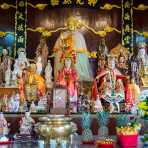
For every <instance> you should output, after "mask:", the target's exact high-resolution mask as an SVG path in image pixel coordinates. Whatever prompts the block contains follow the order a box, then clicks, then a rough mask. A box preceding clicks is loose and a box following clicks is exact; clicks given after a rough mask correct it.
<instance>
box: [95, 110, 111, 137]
mask: <svg viewBox="0 0 148 148" xmlns="http://www.w3.org/2000/svg"><path fill="white" fill-rule="evenodd" d="M97 119H98V123H99V129H98V135H99V137H100V138H105V137H107V136H108V121H109V113H108V112H106V111H102V112H98V113H97Z"/></svg>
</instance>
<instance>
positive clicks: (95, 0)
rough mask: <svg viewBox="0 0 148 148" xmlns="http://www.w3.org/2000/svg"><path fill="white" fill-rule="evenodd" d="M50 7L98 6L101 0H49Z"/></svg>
mask: <svg viewBox="0 0 148 148" xmlns="http://www.w3.org/2000/svg"><path fill="white" fill-rule="evenodd" d="M49 1H50V7H57V6H60V7H92V8H98V7H99V6H100V5H99V3H100V1H101V0H49Z"/></svg>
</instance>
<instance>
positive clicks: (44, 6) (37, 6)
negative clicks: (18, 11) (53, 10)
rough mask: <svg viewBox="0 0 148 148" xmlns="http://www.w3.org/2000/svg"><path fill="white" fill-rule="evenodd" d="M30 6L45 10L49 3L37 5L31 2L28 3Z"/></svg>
mask: <svg viewBox="0 0 148 148" xmlns="http://www.w3.org/2000/svg"><path fill="white" fill-rule="evenodd" d="M28 5H29V6H31V7H32V8H36V9H38V10H44V9H45V8H46V7H47V6H48V4H36V5H33V4H31V3H28Z"/></svg>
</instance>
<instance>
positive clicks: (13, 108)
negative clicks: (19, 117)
mask: <svg viewBox="0 0 148 148" xmlns="http://www.w3.org/2000/svg"><path fill="white" fill-rule="evenodd" d="M19 106H20V96H19V94H18V93H15V92H13V94H12V95H11V97H10V99H9V102H8V108H9V112H15V113H16V112H19Z"/></svg>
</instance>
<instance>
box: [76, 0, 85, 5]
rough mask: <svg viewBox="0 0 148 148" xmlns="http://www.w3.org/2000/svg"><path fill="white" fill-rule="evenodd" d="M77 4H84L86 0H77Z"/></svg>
mask: <svg viewBox="0 0 148 148" xmlns="http://www.w3.org/2000/svg"><path fill="white" fill-rule="evenodd" d="M76 4H78V5H84V1H83V0H77V1H76Z"/></svg>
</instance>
